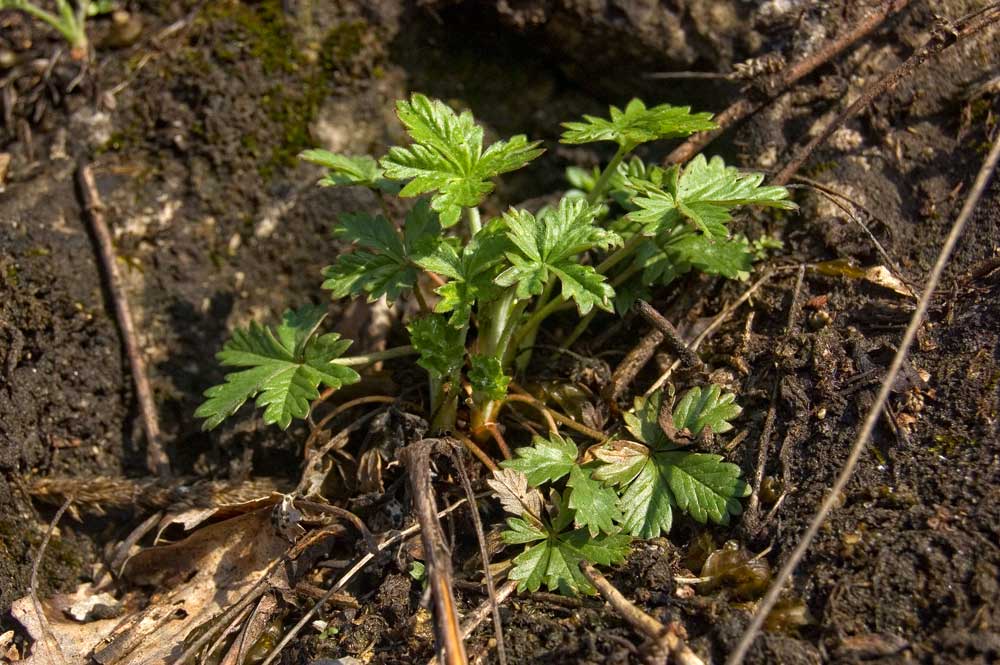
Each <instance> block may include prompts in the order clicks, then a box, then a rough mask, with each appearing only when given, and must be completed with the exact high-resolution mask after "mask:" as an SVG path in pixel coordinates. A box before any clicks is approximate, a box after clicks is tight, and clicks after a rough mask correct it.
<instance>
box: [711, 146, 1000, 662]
mask: <svg viewBox="0 0 1000 665" xmlns="http://www.w3.org/2000/svg"><path fill="white" fill-rule="evenodd" d="M998 160H1000V133H998V134H997V138H996V139H995V140H994V141H993V147H992V149H991V150H990V153H989V155H988V156H987V157H986V161H985V162H984V163H983V166H982V168H981V169H980V170H979V174H978V175H977V176H976V182H975V184H974V185H973V186H972V191H970V192H969V196H968V198H966V200H965V205H963V206H962V210H961V212H960V213H959V215H958V217H957V218H956V219H955V223H954V225H953V226H952V227H951V231H950V232H949V233H948V237H947V239H946V240H945V242H944V246H942V247H941V252H940V253H939V254H938V258H937V261H936V262H935V263H934V268H933V269H932V270H931V273H930V275H929V276H928V278H927V285H926V286H925V287H924V291H923V293H922V294H921V295H920V301H919V302H918V303H917V308H916V310H915V311H914V312H913V316H912V317H910V323H909V325H908V326H907V327H906V332H905V333H904V334H903V339H902V341H900V343H899V349H898V350H897V351H896V355H895V356H894V357H893V359H892V364H891V365H890V366H889V370H888V371H887V372H886V373H885V378H884V379H883V380H882V386H881V388H880V389H879V392H878V396H876V398H875V401H874V402H873V403H872V405H871V407H870V408H869V409H868V415H867V416H865V420H864V424H863V425H862V426H861V430H860V431H859V432H858V435H857V437H856V438H855V439H854V444H853V445H852V446H851V452H850V454H849V455H848V456H847V460H845V461H844V467H843V469H841V471H840V474H839V475H838V476H837V479H836V480H835V481H834V483H833V487H831V488H830V491H829V492H828V493H827V495H826V499H824V500H823V503H822V504H821V505H820V507H819V510H818V511H816V515H815V516H813V519H812V521H811V522H810V523H809V528H808V529H806V532H805V533H804V534H803V535H802V538H801V540H800V541H799V544H798V545H796V547H795V549H794V550H793V551H792V553H791V555H790V556H789V557H788V560H787V561H786V562H785V564H784V565H783V566H782V567H781V570H780V571H778V574H777V575H775V577H774V581H773V582H772V583H771V588H770V589H768V592H767V594H766V595H765V596H764V598H763V599H762V600H761V601H760V603H759V605H758V606H757V611H756V613H755V614H754V617H753V620H752V621H751V622H750V625H749V626H747V629H746V632H744V633H743V637H742V638H741V639H740V642H739V644H738V645H737V646H736V649H735V650H734V651H733V652H732V653H731V654H730V655H729V658H728V659H727V660H726V665H740V663H742V662H743V658H744V657H745V656H746V653H747V651H748V650H749V648H750V645H751V644H753V641H754V639H755V638H756V637H757V633H758V632H759V631H760V628H761V626H762V625H763V624H764V620H765V619H766V618H767V615H768V614H769V613H770V611H771V609H772V608H773V607H774V604H775V603H776V602H777V600H778V597H779V596H780V594H781V591H782V588H783V587H784V586H785V583H786V582H787V581H788V580H789V578H791V576H792V573H793V572H795V569H796V567H797V566H798V565H799V562H800V561H801V560H802V557H803V556H805V553H806V550H807V549H808V548H809V545H810V544H811V543H812V540H813V538H815V536H816V533H817V532H818V531H819V528H820V526H822V524H823V522H824V521H825V520H826V517H827V515H829V514H830V511H831V510H833V508H834V506H835V505H836V504H837V503H838V501H839V498H840V496H841V493H842V492H843V490H844V488H845V487H846V486H847V483H848V481H850V479H851V476H852V475H853V473H854V468H855V467H856V466H857V464H858V460H860V459H861V453H862V452H864V450H865V445H866V444H867V443H868V438H869V437H870V436H871V433H872V430H873V429H874V428H875V423H876V422H877V421H878V419H879V417H880V415H881V413H882V407H883V406H885V404H886V401H887V400H888V399H889V393H890V392H892V389H893V385H894V384H895V381H896V376H897V375H898V374H899V370H900V369H901V368H902V366H903V361H905V360H906V355H907V353H908V352H909V350H910V345H912V344H913V340H914V338H915V337H916V336H917V330H918V329H919V328H920V324H921V323H922V321H923V318H924V314H925V313H926V312H927V307H928V305H929V304H930V300H931V296H932V295H933V294H934V289H935V288H937V285H938V281H940V279H941V273H942V272H943V271H944V267H945V265H946V264H947V263H948V259H949V258H950V257H951V253H952V251H953V250H954V249H955V245H956V244H957V242H958V239H959V237H960V236H961V235H962V231H963V230H964V229H965V225H966V223H967V222H968V221H969V219H970V218H971V217H972V212H973V210H975V207H976V204H978V203H979V199H980V198H981V197H982V195H983V192H984V191H986V186H987V184H988V183H989V180H990V176H991V175H992V174H993V171H994V169H996V166H997V161H998Z"/></svg>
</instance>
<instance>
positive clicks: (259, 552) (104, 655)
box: [11, 508, 289, 665]
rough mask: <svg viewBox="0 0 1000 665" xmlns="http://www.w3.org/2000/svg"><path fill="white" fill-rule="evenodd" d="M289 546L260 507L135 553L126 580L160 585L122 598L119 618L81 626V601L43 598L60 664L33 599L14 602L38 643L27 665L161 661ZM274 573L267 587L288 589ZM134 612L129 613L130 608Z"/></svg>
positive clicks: (14, 611)
mask: <svg viewBox="0 0 1000 665" xmlns="http://www.w3.org/2000/svg"><path fill="white" fill-rule="evenodd" d="M288 547H289V545H288V542H287V541H286V540H284V539H283V538H282V537H281V536H280V535H279V534H277V533H275V530H274V528H273V526H272V525H271V510H270V509H267V508H264V509H258V510H256V511H254V512H250V513H246V514H243V515H239V516H237V517H234V518H232V519H229V520H226V521H224V522H218V523H215V524H211V525H209V526H206V527H204V528H201V529H199V530H197V531H195V532H194V533H193V534H191V535H190V536H188V537H187V538H185V539H184V540H182V541H180V542H178V543H174V544H172V545H164V546H159V547H151V548H148V549H146V550H143V551H142V552H139V553H138V554H136V555H135V556H133V557H132V558H131V559H129V561H128V562H127V563H126V565H125V571H124V577H125V578H126V579H128V580H129V581H131V582H133V583H135V584H141V585H148V586H157V587H160V592H159V593H157V594H156V595H154V596H153V598H152V602H150V603H149V604H148V605H142V604H140V603H139V602H129V600H130V599H126V600H123V602H122V604H123V605H125V607H126V608H127V609H126V613H127V615H126V616H125V617H124V618H115V619H104V620H98V621H91V622H89V623H79V622H77V621H73V620H72V619H69V618H67V616H66V615H65V612H66V610H68V609H69V607H71V606H72V605H73V603H74V602H75V601H76V600H78V599H76V598H74V597H73V596H56V597H54V598H52V599H49V600H46V601H44V602H43V603H42V605H43V611H44V614H45V618H46V619H47V622H48V624H49V628H50V630H51V634H52V635H53V637H54V640H55V643H57V644H58V648H59V650H61V651H62V655H63V658H62V661H60V659H59V658H58V655H57V654H55V653H54V651H55V647H54V645H53V647H51V648H49V649H46V648H45V644H46V643H45V641H44V639H43V635H44V634H45V631H44V629H43V627H42V622H41V620H40V619H39V617H38V616H37V614H36V613H35V610H34V607H33V603H32V600H31V598H30V597H27V598H21V599H20V600H17V601H15V603H14V605H13V607H12V608H11V612H12V614H13V615H14V617H15V618H16V619H17V620H18V621H20V622H21V623H22V624H23V625H24V627H25V628H26V629H27V631H28V633H29V634H30V635H31V637H32V638H33V639H35V640H36V642H35V648H34V649H33V650H32V651H33V653H32V655H31V656H30V657H29V658H28V659H27V660H25V661H24V662H25V664H26V665H50V664H51V663H59V662H63V663H64V665H85V664H89V663H91V662H93V661H94V660H96V661H97V662H99V663H102V664H103V665H160V664H162V665H166V664H167V663H168V662H173V660H175V659H176V657H177V655H178V654H179V653H180V652H181V651H183V650H184V646H183V643H184V640H185V639H186V638H187V637H188V636H189V635H190V634H191V633H192V631H194V630H197V629H198V628H200V627H202V626H205V625H206V624H207V623H208V622H210V621H212V620H213V619H214V618H216V617H218V615H219V614H220V613H222V612H223V611H225V610H226V609H228V608H229V607H230V606H231V605H233V604H234V603H236V602H237V601H239V599H240V598H242V597H243V596H244V595H245V594H246V593H247V592H248V591H249V590H250V589H251V588H252V587H253V586H254V585H255V584H256V583H257V582H258V581H259V580H260V579H261V578H262V577H263V576H264V575H265V573H266V572H267V571H268V570H269V567H270V566H271V564H272V563H273V562H274V561H276V560H278V559H280V558H281V557H282V556H283V555H284V554H285V552H286V551H287V549H288ZM280 570H281V569H280V568H279V569H278V571H279V573H276V574H274V575H272V577H271V579H270V580H269V582H268V583H269V584H270V585H271V586H272V588H281V589H287V587H288V584H287V580H285V579H284V577H283V576H281V575H280ZM129 612H130V613H131V614H128V613H129Z"/></svg>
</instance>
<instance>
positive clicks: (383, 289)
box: [322, 200, 442, 302]
mask: <svg viewBox="0 0 1000 665" xmlns="http://www.w3.org/2000/svg"><path fill="white" fill-rule="evenodd" d="M440 233H441V227H440V225H439V223H438V219H437V215H436V213H434V212H433V211H432V210H431V209H430V205H429V204H428V202H427V201H426V200H420V201H417V203H416V204H414V206H413V208H411V209H410V211H409V212H408V213H407V215H406V220H405V222H404V224H403V231H402V233H400V232H399V231H397V230H396V227H395V226H393V224H392V222H390V221H389V220H387V219H386V218H385V217H383V216H382V215H374V216H372V215H369V214H367V213H353V214H345V215H341V216H340V219H339V225H338V227H337V228H336V229H335V230H334V235H335V236H336V237H338V238H342V239H344V240H347V241H349V242H351V243H356V244H358V245H360V246H361V247H364V248H366V249H367V250H371V251H355V252H351V253H345V254H342V255H341V256H340V257H339V258H338V259H337V262H336V263H334V264H333V265H330V266H327V267H326V268H324V269H323V276H324V277H325V278H326V279H325V281H324V282H323V285H322V286H323V288H324V289H327V290H329V291H331V292H332V293H333V296H334V297H335V298H343V297H346V296H359V295H362V294H367V296H368V301H369V302H374V301H375V300H378V299H379V298H381V297H382V296H385V297H386V298H387V299H389V300H390V301H392V300H396V299H397V298H398V297H399V296H400V295H401V294H402V293H403V292H404V291H406V290H408V289H412V288H413V286H414V285H415V284H416V281H417V276H418V274H419V272H420V270H419V266H418V261H419V260H420V259H421V258H423V257H424V256H426V255H428V254H430V253H433V252H435V251H436V250H437V247H438V246H439V245H440V244H441V243H442V239H441V237H440Z"/></svg>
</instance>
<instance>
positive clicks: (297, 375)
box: [195, 306, 361, 430]
mask: <svg viewBox="0 0 1000 665" xmlns="http://www.w3.org/2000/svg"><path fill="white" fill-rule="evenodd" d="M324 316H325V310H324V309H323V308H321V307H314V306H307V307H303V308H301V309H299V310H297V311H291V310H289V311H287V312H285V314H284V317H283V320H282V323H281V325H280V326H278V329H277V330H276V331H274V332H272V331H271V329H270V328H267V327H265V326H260V325H258V324H257V323H256V322H252V323H251V324H250V327H249V328H248V329H245V330H242V329H240V330H236V331H234V332H233V337H232V339H230V340H229V341H228V342H226V344H225V346H224V347H223V349H222V351H220V352H219V353H218V354H217V355H216V358H218V360H219V362H220V363H221V364H222V365H223V366H225V367H248V368H250V369H245V370H242V371H239V372H232V373H230V374H227V375H226V382H225V383H223V384H220V385H217V386H213V387H211V388H209V389H208V390H206V391H205V397H207V398H208V399H207V400H206V401H205V402H204V403H203V404H202V405H201V406H200V407H198V410H197V411H195V416H196V417H198V418H205V422H204V423H203V425H202V427H203V429H206V430H210V429H213V428H215V427H217V426H218V425H219V424H220V423H221V422H222V421H223V420H225V419H226V418H228V417H229V416H231V415H233V414H234V413H236V411H237V410H238V409H239V408H240V407H241V406H243V404H244V403H245V402H246V401H247V400H248V399H251V398H253V397H256V398H257V406H258V407H263V408H264V422H265V423H267V424H269V425H271V424H277V425H278V426H279V427H281V429H287V428H288V425H289V424H290V423H291V421H292V418H305V416H306V415H307V414H308V412H309V403H310V401H311V400H314V399H316V398H317V397H319V391H318V389H317V388H318V386H319V384H321V383H322V384H323V385H326V386H328V387H330V388H333V389H338V388H340V387H341V386H343V385H349V384H352V383H357V382H358V381H360V380H361V377H359V376H358V373H357V372H355V371H354V370H353V369H351V368H350V367H345V366H343V365H336V364H333V361H334V360H335V359H336V358H339V357H340V356H341V355H343V353H344V351H346V350H347V347H349V346H350V345H351V342H350V340H342V339H340V336H339V335H337V334H336V333H329V334H326V335H317V334H316V331H317V329H318V327H319V325H320V323H321V322H322V320H323V318H324Z"/></svg>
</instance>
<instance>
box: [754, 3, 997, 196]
mask: <svg viewBox="0 0 1000 665" xmlns="http://www.w3.org/2000/svg"><path fill="white" fill-rule="evenodd" d="M998 9H1000V3H993V4H991V5H989V6H987V7H984V8H983V9H981V10H979V11H976V12H973V13H972V14H968V15H966V16H963V17H962V18H960V19H958V20H957V21H955V22H954V23H953V24H950V25H947V26H939V27H938V28H937V29H935V30H934V32H933V33H932V34H931V37H930V39H928V40H927V42H926V43H925V44H924V45H923V46H922V47H920V48H919V49H917V51H916V52H915V53H914V54H913V55H911V56H910V57H909V58H907V59H906V60H904V61H903V63H902V64H900V65H899V66H898V67H896V68H895V69H893V70H892V71H891V72H889V73H888V74H886V75H885V76H883V77H882V78H880V79H879V80H877V81H875V82H873V83H871V84H869V85H868V86H866V87H865V89H864V90H863V91H862V92H861V95H860V96H859V97H858V98H857V99H856V100H854V102H852V103H851V104H850V105H848V106H847V107H846V108H844V109H843V110H842V111H841V112H840V113H838V114H837V117H835V118H834V119H833V120H832V121H831V122H830V123H829V124H828V125H827V126H826V127H825V128H824V129H823V131H822V132H820V133H819V134H817V135H816V136H814V137H813V139H812V140H811V141H809V143H807V144H806V146H805V147H804V148H803V149H802V150H800V151H799V153H798V154H797V155H796V156H795V157H793V158H792V160H791V161H789V162H788V164H786V165H785V168H783V169H781V171H780V172H779V173H778V175H777V176H775V178H774V180H773V183H772V184H775V185H784V184H786V183H787V182H788V181H789V180H791V178H792V176H793V175H795V173H796V172H797V171H798V170H799V169H800V168H801V167H802V165H803V164H805V162H806V160H807V159H809V156H810V155H811V154H812V152H813V150H815V149H816V147H817V146H819V145H822V144H823V143H825V142H826V140H827V139H828V138H830V135H831V134H833V132H834V131H836V130H837V128H839V127H840V126H842V125H843V124H844V122H846V121H847V120H848V119H849V118H851V117H853V116H854V115H855V114H857V113H858V111H860V110H862V109H863V108H865V107H867V106H868V105H869V104H871V103H872V102H873V101H875V99H877V98H878V97H881V96H882V95H883V94H885V93H887V92H890V91H891V90H894V89H895V88H896V86H897V85H899V84H900V82H902V81H903V80H904V79H905V78H906V77H907V76H909V75H910V74H912V73H913V71H914V70H915V69H916V68H917V67H919V66H920V65H922V64H923V63H924V62H925V61H926V60H927V59H928V58H930V57H931V56H934V55H937V54H938V53H940V52H942V51H944V50H945V49H946V48H948V47H949V46H951V45H953V44H955V43H957V42H958V41H959V39H961V38H963V37H968V36H970V35H973V34H975V33H977V32H979V31H980V30H982V29H983V28H986V27H987V26H990V25H994V24H995V23H996V21H997V19H998V18H1000V12H998Z"/></svg>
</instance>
